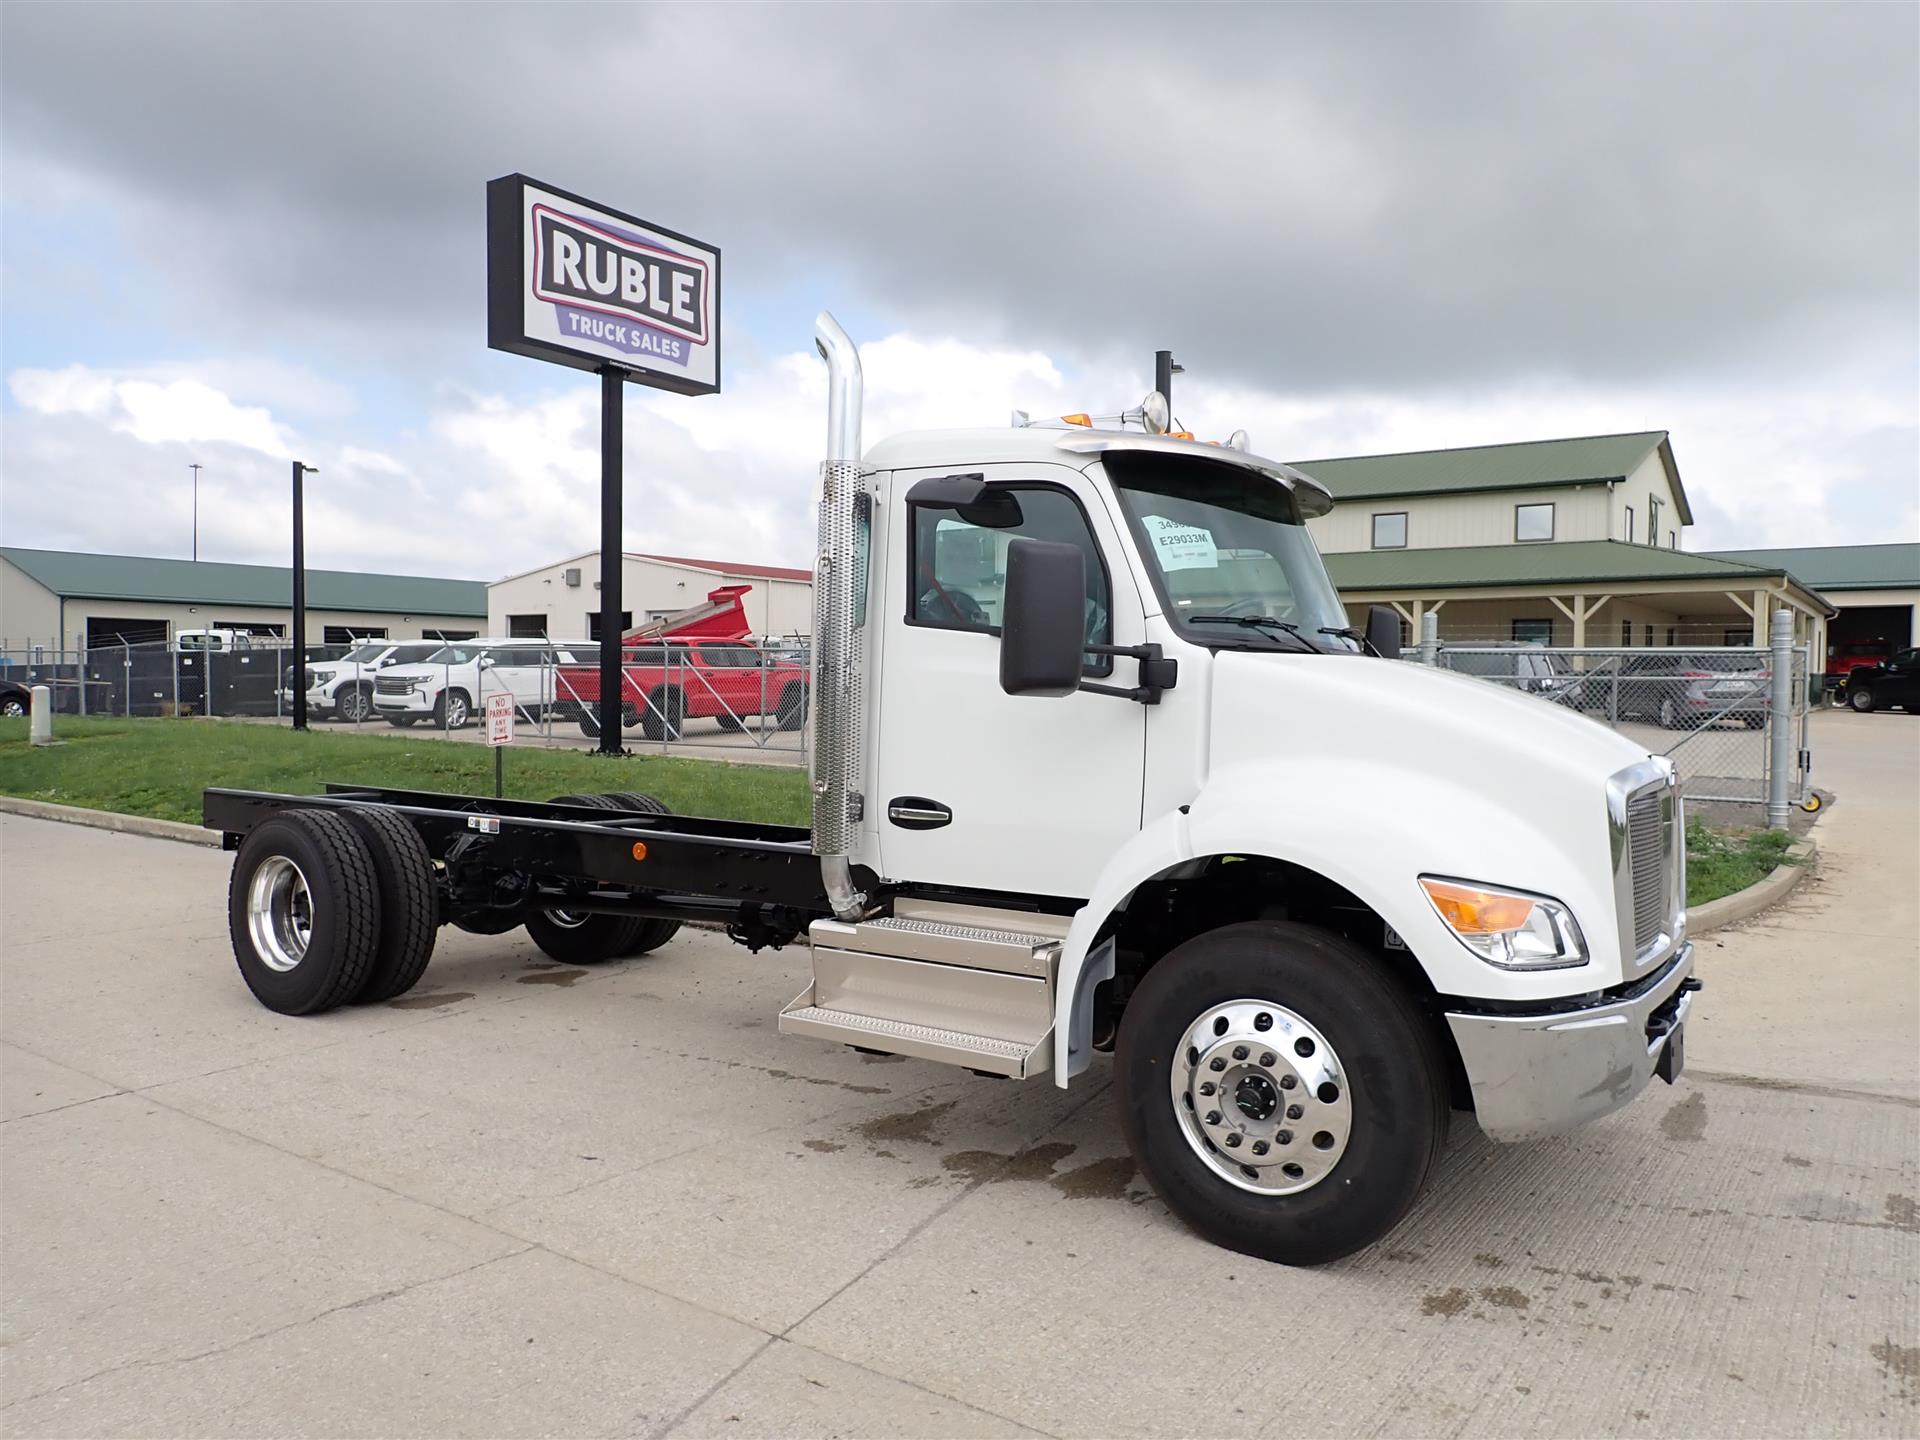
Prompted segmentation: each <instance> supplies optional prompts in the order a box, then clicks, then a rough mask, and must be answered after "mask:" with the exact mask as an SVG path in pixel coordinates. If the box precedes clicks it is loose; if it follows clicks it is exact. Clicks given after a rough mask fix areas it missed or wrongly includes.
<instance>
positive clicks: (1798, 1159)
mask: <svg viewBox="0 0 1920 1440" xmlns="http://www.w3.org/2000/svg"><path fill="white" fill-rule="evenodd" d="M1780 1158H1781V1159H1782V1160H1784V1161H1785V1162H1786V1163H1787V1164H1789V1165H1792V1166H1794V1167H1796V1168H1798V1169H1801V1170H1811V1169H1812V1168H1813V1161H1811V1160H1808V1159H1805V1158H1804V1157H1802V1156H1799V1155H1782V1156H1781V1157H1780Z"/></svg>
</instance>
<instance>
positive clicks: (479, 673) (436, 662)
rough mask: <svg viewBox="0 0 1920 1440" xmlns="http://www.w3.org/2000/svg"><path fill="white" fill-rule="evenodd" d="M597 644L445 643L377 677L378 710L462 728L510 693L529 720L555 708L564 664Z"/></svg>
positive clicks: (398, 719)
mask: <svg viewBox="0 0 1920 1440" xmlns="http://www.w3.org/2000/svg"><path fill="white" fill-rule="evenodd" d="M598 648H599V647H598V646H595V645H593V644H591V643H574V642H568V641H560V642H556V641H552V640H524V639H514V638H512V637H504V638H498V639H485V638H483V639H479V640H460V641H456V642H454V643H453V644H450V645H442V646H439V647H438V648H436V649H435V650H434V652H433V653H432V654H431V655H429V656H427V657H426V659H424V660H422V661H420V662H419V663H417V664H412V665H395V666H392V667H391V668H389V669H386V670H383V671H381V672H380V673H379V674H378V675H376V676H375V677H374V680H373V708H374V709H375V710H376V711H377V712H378V713H379V714H380V715H381V717H382V718H383V719H385V720H386V721H387V722H388V723H389V724H392V725H398V726H402V727H404V726H407V725H413V724H417V723H418V722H419V721H422V720H432V721H433V723H434V724H435V725H437V726H440V727H442V728H444V729H447V730H458V729H460V728H461V727H462V726H464V725H466V724H467V723H468V722H469V721H470V720H472V719H473V717H474V714H475V713H476V712H477V711H479V710H481V709H484V708H485V706H486V703H487V697H488V696H489V695H498V694H500V693H501V692H503V691H504V692H506V693H507V694H510V695H512V696H513V698H514V703H515V705H516V706H517V707H518V708H519V709H520V711H521V712H522V713H523V714H524V715H526V716H528V717H529V718H533V719H539V718H541V717H543V716H544V715H545V714H546V712H547V711H548V710H550V709H552V708H553V706H554V695H555V680H556V678H557V676H558V674H559V670H558V667H559V666H562V665H580V664H584V663H586V660H587V659H588V658H589V657H591V656H593V655H594V654H595V653H596V651H597V650H598Z"/></svg>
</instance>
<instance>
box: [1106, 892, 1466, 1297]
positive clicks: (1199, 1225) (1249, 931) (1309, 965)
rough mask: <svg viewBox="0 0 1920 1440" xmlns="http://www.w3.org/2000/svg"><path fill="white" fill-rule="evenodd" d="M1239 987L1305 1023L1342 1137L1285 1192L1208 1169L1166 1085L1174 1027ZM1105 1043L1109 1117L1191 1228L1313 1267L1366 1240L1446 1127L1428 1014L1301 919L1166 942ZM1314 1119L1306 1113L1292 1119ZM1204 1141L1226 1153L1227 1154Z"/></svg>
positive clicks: (1375, 966)
mask: <svg viewBox="0 0 1920 1440" xmlns="http://www.w3.org/2000/svg"><path fill="white" fill-rule="evenodd" d="M1240 999H1251V1000H1255V1001H1262V1002H1266V1003H1270V1004H1273V1005H1274V1006H1276V1008H1278V1007H1284V1008H1286V1009H1288V1010H1291V1011H1292V1012H1293V1013H1294V1015H1295V1016H1296V1017H1298V1018H1299V1019H1300V1020H1303V1021H1305V1022H1306V1023H1307V1025H1309V1026H1311V1027H1312V1028H1314V1029H1316V1030H1317V1031H1319V1032H1320V1034H1321V1035H1322V1036H1324V1037H1325V1042H1326V1045H1327V1047H1328V1048H1330V1049H1331V1051H1332V1052H1333V1056H1334V1057H1337V1060H1338V1064H1339V1070H1340V1073H1341V1076H1342V1079H1343V1082H1344V1084H1345V1086H1346V1094H1345V1097H1344V1098H1345V1101H1346V1103H1347V1105H1348V1106H1349V1116H1350V1118H1349V1123H1350V1130H1349V1138H1348V1139H1347V1142H1346V1145H1345V1148H1344V1150H1342V1151H1341V1153H1340V1154H1339V1156H1338V1159H1337V1160H1336V1161H1335V1162H1334V1163H1333V1165H1332V1168H1331V1169H1330V1170H1328V1171H1327V1172H1326V1173H1325V1175H1324V1176H1323V1177H1322V1178H1321V1179H1320V1180H1319V1181H1318V1182H1317V1183H1314V1184H1311V1185H1310V1186H1308V1187H1307V1188H1304V1189H1301V1190H1297V1191H1294V1192H1293V1193H1291V1194H1274V1193H1256V1192H1254V1191H1251V1190H1247V1189H1242V1188H1240V1186H1238V1185H1237V1184H1235V1183H1233V1182H1231V1181H1229V1180H1227V1179H1224V1178H1222V1176H1221V1175H1220V1174H1218V1173H1216V1171H1215V1170H1214V1169H1213V1162H1209V1161H1203V1160H1202V1158H1201V1155H1200V1152H1199V1151H1198V1150H1197V1149H1196V1148H1195V1143H1190V1142H1189V1140H1188V1138H1187V1131H1186V1128H1185V1123H1184V1121H1183V1119H1182V1117H1181V1114H1180V1113H1179V1112H1178V1111H1177V1110H1176V1108H1175V1107H1176V1103H1179V1102H1176V1101H1175V1100H1174V1099H1173V1098H1172V1097H1173V1090H1172V1083H1173V1079H1174V1073H1173V1070H1172V1067H1173V1066H1175V1065H1182V1066H1184V1065H1185V1064H1186V1063H1187V1056H1186V1054H1185V1052H1182V1051H1180V1048H1179V1047H1180V1044H1181V1041H1182V1039H1183V1038H1184V1037H1185V1035H1186V1033H1187V1030H1188V1027H1189V1026H1190V1025H1192V1024H1194V1023H1195V1022H1197V1021H1198V1020H1200V1019H1201V1018H1203V1017H1204V1016H1205V1015H1206V1013H1207V1011H1208V1010H1209V1008H1211V1007H1214V1006H1220V1005H1225V1004H1226V1003H1227V1002H1230V1001H1234V1000H1240ZM1256 1023H1257V1022H1256ZM1299 1043H1307V1042H1305V1041H1302V1042H1299ZM1117 1050H1118V1054H1117V1057H1116V1064H1115V1068H1114V1088H1115V1093H1116V1095H1117V1096H1118V1097H1119V1104H1120V1121H1121V1125H1122V1126H1123V1128H1124V1129H1125V1131H1126V1135H1127V1141H1128V1144H1129V1145H1130V1146H1131V1147H1132V1150H1133V1156H1134V1160H1135V1162H1136V1163H1137V1164H1138V1165H1139V1167H1140V1171H1141V1173H1142V1174H1143V1175H1145V1176H1146V1178H1147V1180H1148V1182H1149V1183H1150V1184H1151V1185H1152V1186H1153V1188H1154V1190H1155V1192H1156V1193H1157V1194H1158V1195H1159V1196H1160V1198H1161V1199H1162V1200H1163V1201H1165V1202H1166V1205H1167V1207H1168V1208H1169V1209H1170V1210H1172V1211H1173V1213H1174V1214H1175V1215H1177V1216H1179V1217H1180V1218H1181V1219H1182V1220H1184V1221H1185V1222H1186V1223H1187V1224H1188V1225H1189V1226H1191V1227H1192V1228H1193V1229H1194V1230H1195V1231H1197V1232H1198V1233H1199V1234H1200V1235H1201V1236H1203V1237H1204V1238H1206V1239H1208V1240H1210V1241H1212V1242H1213V1243H1214V1244H1216V1245H1223V1246H1225V1247H1227V1248H1228V1249H1230V1250H1238V1251H1241V1252H1242V1253H1244V1254H1248V1255H1255V1256H1258V1257H1259V1258H1261V1259H1263V1260H1273V1261H1277V1262H1279V1263H1280V1264H1283V1265H1319V1264H1324V1263H1325V1262H1327V1261H1329V1260H1337V1259H1339V1258H1340V1257H1341V1256H1343V1255H1351V1254H1352V1253H1353V1252H1354V1251H1356V1250H1359V1249H1361V1248H1362V1247H1364V1246H1367V1245H1370V1244H1372V1243H1373V1242H1374V1241H1376V1240H1378V1239H1380V1237H1381V1236H1383V1235H1385V1234H1386V1233H1387V1232H1388V1231H1390V1230H1392V1229H1393V1227H1394V1226H1395V1225H1396V1224H1398V1223H1399V1222H1400V1220H1401V1218H1402V1217H1403V1216H1405V1215H1406V1213H1407V1211H1408V1209H1409V1208H1411V1206H1412V1205H1413V1202H1414V1200H1415V1198H1416V1197H1417V1196H1418V1195H1419V1193H1420V1189H1421V1187H1422V1186H1423V1185H1424V1184H1425V1183H1426V1179H1427V1175H1428V1173H1429V1172H1430V1171H1431V1170H1432V1168H1433V1165H1434V1162H1435V1160H1436V1159H1437V1157H1438V1156H1439V1154H1440V1149H1441V1146H1442V1144H1443V1142H1444V1140H1445V1138H1446V1130H1447V1119H1448V1113H1449V1112H1448V1088H1447V1081H1446V1072H1445V1068H1444V1065H1443V1063H1442V1060H1441V1055H1440V1048H1439V1044H1438V1041H1437V1038H1436V1036H1435V1033H1434V1030H1433V1028H1432V1026H1431V1024H1430V1023H1429V1022H1428V1021H1427V1020H1426V1019H1425V1018H1423V1017H1422V1016H1421V1014H1420V1013H1419V1011H1418V1010H1417V1009H1416V1008H1415V1007H1414V1004H1413V1002H1412V1000H1411V999H1410V998H1409V996H1408V995H1407V993H1406V992H1405V991H1404V990H1403V989H1402V988H1401V987H1400V986H1399V985H1398V984H1397V983H1396V982H1395V981H1394V979H1393V978H1392V976H1391V975H1390V974H1389V973H1388V971H1387V970H1386V968H1385V967H1384V966H1383V965H1382V964H1381V963H1380V962H1379V961H1378V960H1376V959H1375V958H1374V957H1373V956H1372V955H1370V954H1368V953H1367V952H1366V951H1365V950H1363V949H1361V948H1360V947H1359V946H1357V945H1354V944H1352V943H1351V942H1349V941H1347V940H1344V939H1342V938H1340V937H1339V936H1337V935H1333V934H1331V933H1329V932H1327V931H1324V930H1319V929H1315V928H1314V927H1312V926H1307V925H1297V924H1291V923H1283V922H1269V921H1256V922H1252V923H1249V924H1243V925H1230V926H1226V927H1225V928H1223V929H1219V930H1215V931H1212V932H1210V933H1208V934H1205V935H1201V936H1199V937H1197V938H1195V939H1193V940H1189V941H1187V942H1186V943H1185V944H1184V945H1181V946H1179V947H1177V948H1176V949H1175V950H1174V951H1173V952H1172V953H1171V954H1169V955H1167V956H1166V957H1165V958H1164V959H1162V960H1161V961H1160V963H1159V964H1157V965H1155V966H1154V967H1153V968H1152V969H1151V970H1149V971H1148V972H1147V974H1146V977H1145V979H1143V980H1142V981H1141V983H1140V985H1139V987H1138V988H1137V989H1136V990H1135V991H1134V993H1133V997H1132V999H1131V1001H1130V1002H1129V1003H1128V1005H1127V1009H1126V1013H1125V1014H1124V1015H1123V1016H1122V1018H1121V1024H1120V1033H1119V1039H1118V1045H1117ZM1276 1050H1278V1051H1279V1052H1280V1053H1282V1054H1288V1053H1289V1052H1288V1050H1287V1049H1286V1047H1283V1046H1280V1047H1276ZM1309 1050H1310V1051H1311V1046H1309ZM1236 1053H1237V1054H1243V1053H1244V1052H1236ZM1272 1059H1273V1057H1272V1056H1269V1057H1268V1060H1269V1061H1271V1060H1272ZM1208 1064H1209V1065H1211V1062H1208ZM1291 1065H1292V1061H1291V1059H1289V1060H1288V1061H1286V1062H1282V1063H1281V1066H1280V1068H1281V1069H1285V1068H1286V1067H1290V1066H1291ZM1192 1073H1194V1074H1195V1075H1196V1077H1198V1076H1199V1074H1200V1072H1197V1071H1196V1072H1192ZM1229 1073H1231V1072H1229ZM1283 1083H1285V1082H1284V1081H1283ZM1237 1093H1238V1092H1236V1094H1237ZM1273 1093H1279V1092H1273ZM1288 1093H1290V1094H1291V1093H1297V1094H1298V1096H1299V1098H1300V1099H1302V1100H1310V1099H1311V1098H1313V1097H1310V1096H1309V1095H1308V1094H1307V1092H1305V1091H1299V1092H1293V1091H1289V1092H1288ZM1334 1094H1335V1098H1336V1099H1338V1098H1340V1096H1339V1092H1338V1090H1337V1089H1336V1090H1335V1092H1334ZM1318 1098H1320V1099H1322V1100H1324V1099H1325V1098H1326V1097H1325V1096H1324V1095H1323V1096H1321V1097H1318ZM1223 1108H1224V1105H1223ZM1289 1113H1290V1114H1291V1112H1289ZM1316 1113H1317V1112H1316ZM1314 1123H1315V1121H1314V1117H1313V1114H1309V1115H1308V1117H1307V1118H1306V1120H1305V1121H1304V1122H1303V1128H1304V1126H1305V1125H1312V1124H1314ZM1302 1138H1303V1139H1304V1138H1305V1137H1304V1136H1303V1137H1302ZM1277 1143H1292V1142H1281V1141H1276V1144H1277ZM1310 1143H1315V1144H1317V1143H1318V1137H1317V1136H1316V1137H1315V1139H1314V1140H1313V1141H1312V1142H1310ZM1303 1150H1304V1146H1303ZM1214 1153H1215V1154H1216V1155H1218V1156H1220V1157H1221V1161H1220V1163H1223V1164H1225V1163H1227V1162H1226V1161H1225V1156H1226V1155H1227V1154H1228V1153H1229V1152H1225V1151H1215V1152H1214ZM1276 1153H1278V1152H1277V1151H1276ZM1267 1163H1269V1164H1270V1163H1271V1162H1267ZM1261 1173H1264V1174H1269V1175H1270V1174H1272V1172H1271V1171H1263V1172H1261Z"/></svg>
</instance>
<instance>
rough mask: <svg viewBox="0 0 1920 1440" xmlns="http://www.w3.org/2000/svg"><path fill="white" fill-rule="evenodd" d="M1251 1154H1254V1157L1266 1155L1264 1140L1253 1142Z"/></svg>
mask: <svg viewBox="0 0 1920 1440" xmlns="http://www.w3.org/2000/svg"><path fill="white" fill-rule="evenodd" d="M1253 1153H1254V1154H1256V1155H1264V1154H1266V1153H1267V1142H1266V1141H1264V1140H1256V1141H1254V1142H1253Z"/></svg>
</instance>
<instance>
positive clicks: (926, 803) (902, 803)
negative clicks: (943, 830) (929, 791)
mask: <svg viewBox="0 0 1920 1440" xmlns="http://www.w3.org/2000/svg"><path fill="white" fill-rule="evenodd" d="M887 819H889V820H891V821H892V822H893V823H894V824H896V825H898V826H899V827H900V828H901V829H902V830H938V829H939V828H940V827H941V826H942V825H951V824H952V823H953V811H951V810H950V809H948V808H947V807H946V806H945V805H942V804H941V803H940V802H939V801H938V800H929V799H927V798H926V797H925V796H922V795H901V796H897V797H896V798H894V799H892V800H889V801H888V802H887Z"/></svg>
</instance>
